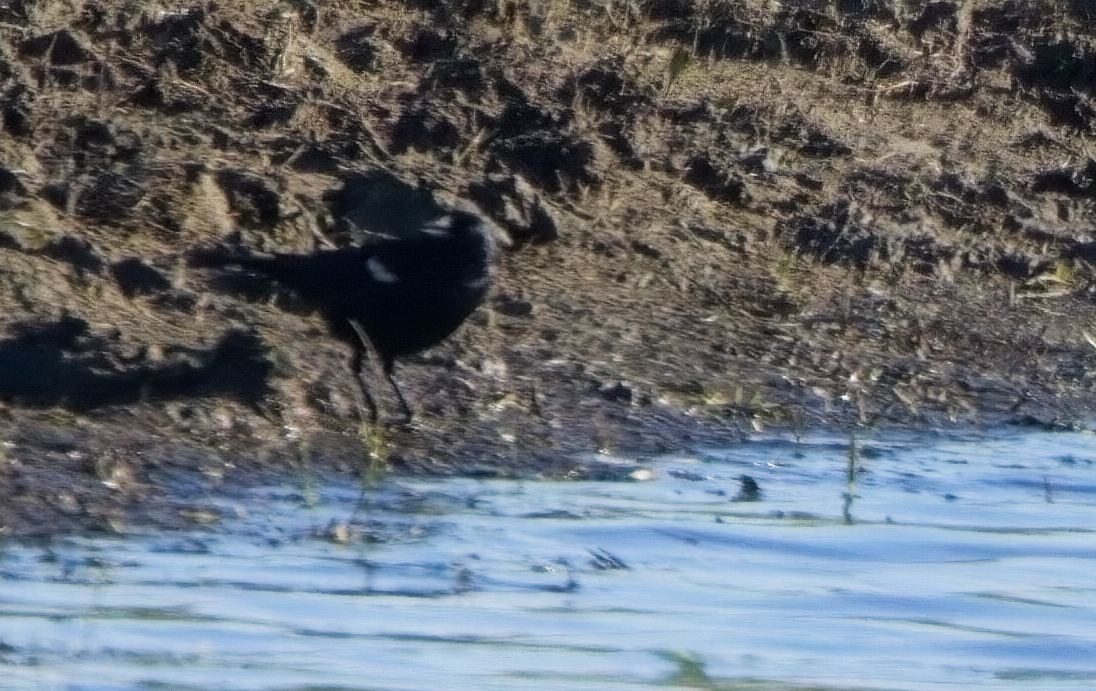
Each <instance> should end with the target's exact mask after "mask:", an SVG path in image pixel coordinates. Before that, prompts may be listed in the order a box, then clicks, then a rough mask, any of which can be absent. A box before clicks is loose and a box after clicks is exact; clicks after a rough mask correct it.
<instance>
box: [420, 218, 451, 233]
mask: <svg viewBox="0 0 1096 691" xmlns="http://www.w3.org/2000/svg"><path fill="white" fill-rule="evenodd" d="M452 229H453V217H452V216H450V215H449V214H445V215H444V216H438V217H437V218H435V219H434V220H432V221H430V222H428V223H426V224H425V225H423V227H422V232H424V233H426V234H427V235H434V236H438V237H441V236H444V235H448V234H449V231H450V230H452Z"/></svg>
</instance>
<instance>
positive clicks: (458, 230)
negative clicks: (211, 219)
mask: <svg viewBox="0 0 1096 691" xmlns="http://www.w3.org/2000/svg"><path fill="white" fill-rule="evenodd" d="M494 254H495V243H494V240H493V238H492V235H491V233H490V231H489V230H488V229H487V228H486V227H485V225H484V223H483V221H482V219H481V218H480V217H479V216H477V215H475V214H472V213H469V212H466V211H459V210H455V211H451V212H449V213H447V214H445V215H443V216H440V217H438V218H436V219H434V220H432V221H430V222H429V223H427V224H425V225H424V226H423V227H422V228H421V229H420V230H419V232H418V233H417V234H415V235H411V236H409V237H401V238H391V239H385V240H380V241H377V242H372V243H368V244H365V245H362V246H356V247H345V248H340V249H331V250H319V251H317V252H314V253H312V254H281V253H276V254H259V253H246V252H245V253H242V254H241V252H240V251H239V250H231V249H224V248H220V249H212V250H209V249H206V250H197V251H194V252H192V253H191V255H190V260H191V264H192V265H198V266H238V267H240V268H243V269H245V270H248V271H253V272H255V273H258V274H261V275H264V276H266V277H269V278H271V279H273V280H274V281H275V282H277V283H279V284H281V285H283V286H285V287H287V288H290V289H291V290H293V291H294V292H296V293H297V294H298V295H300V296H301V298H302V299H303V300H304V301H305V302H306V303H308V304H309V305H310V306H312V307H313V308H314V309H316V310H318V311H319V312H320V313H322V314H323V316H324V317H325V319H326V320H327V323H328V325H329V327H330V329H331V332H332V334H333V335H335V336H336V337H338V338H339V339H341V340H343V341H345V342H347V343H349V344H350V345H351V347H353V349H354V355H353V359H352V361H351V366H352V368H353V370H354V374H355V376H356V377H357V379H358V385H359V386H360V387H361V391H362V397H363V398H364V400H365V403H366V405H367V406H368V408H369V416H370V419H371V420H373V421H376V420H377V405H376V402H375V400H374V398H373V396H372V394H371V393H370V391H369V387H368V385H367V384H366V380H365V376H364V375H365V371H364V367H365V365H366V360H367V358H375V361H376V362H379V364H380V368H381V371H382V372H383V373H384V376H385V379H387V381H388V383H389V385H390V386H391V387H392V390H393V391H394V392H395V394H396V399H397V400H398V402H399V406H400V413H401V418H399V419H398V421H400V422H408V421H410V420H411V415H412V413H411V408H410V406H408V404H407V401H406V399H405V398H404V397H403V392H401V391H400V387H399V385H398V384H397V383H396V380H395V378H394V377H393V369H394V367H395V360H396V358H397V357H400V356H403V355H411V354H413V353H417V352H419V351H421V350H425V349H427V348H429V347H431V346H434V345H436V344H438V343H440V342H441V341H442V340H444V339H445V338H446V337H447V336H449V335H450V334H451V333H453V332H454V331H455V330H456V329H457V327H459V326H460V325H461V323H463V322H464V320H465V319H467V318H468V316H469V315H470V314H472V312H473V311H475V309H476V308H477V307H478V306H479V305H480V303H482V302H483V300H484V298H485V297H486V296H487V291H488V289H489V287H490V284H491V276H492V260H493V257H494Z"/></svg>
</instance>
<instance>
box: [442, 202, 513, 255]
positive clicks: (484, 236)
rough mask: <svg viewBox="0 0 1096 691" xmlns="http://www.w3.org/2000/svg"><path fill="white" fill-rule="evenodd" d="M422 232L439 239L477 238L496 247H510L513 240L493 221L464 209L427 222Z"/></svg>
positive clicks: (453, 210) (457, 209) (452, 211)
mask: <svg viewBox="0 0 1096 691" xmlns="http://www.w3.org/2000/svg"><path fill="white" fill-rule="evenodd" d="M422 232H424V233H426V234H427V235H430V236H433V237H438V238H452V239H455V240H460V239H472V238H475V239H477V240H479V241H481V242H486V243H488V245H490V246H491V249H492V252H493V250H494V248H495V247H498V246H501V247H507V248H508V247H510V246H512V245H513V240H512V239H511V238H510V236H509V235H508V234H507V233H506V232H505V231H503V230H502V229H501V228H499V227H498V226H497V225H496V224H495V223H493V222H492V221H490V220H488V219H485V218H484V217H483V216H481V215H480V214H478V213H475V212H473V211H466V210H464V209H460V208H455V209H450V210H449V211H447V212H446V213H445V214H442V215H441V216H438V217H437V218H435V219H433V220H431V221H429V222H427V223H426V224H425V225H423V226H422Z"/></svg>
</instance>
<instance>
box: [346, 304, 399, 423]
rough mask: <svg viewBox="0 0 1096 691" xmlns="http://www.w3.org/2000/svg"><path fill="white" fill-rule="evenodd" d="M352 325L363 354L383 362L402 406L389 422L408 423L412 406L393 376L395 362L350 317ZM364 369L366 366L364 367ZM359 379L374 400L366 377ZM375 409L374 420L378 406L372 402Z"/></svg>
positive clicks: (382, 370) (385, 373)
mask: <svg viewBox="0 0 1096 691" xmlns="http://www.w3.org/2000/svg"><path fill="white" fill-rule="evenodd" d="M347 321H348V322H350V327H351V328H352V329H354V333H356V334H357V335H358V340H359V341H361V344H362V350H361V354H362V355H368V357H369V360H370V361H371V362H376V363H380V364H381V372H382V373H383V374H384V378H385V379H386V380H387V381H388V385H389V386H391V387H392V391H393V392H394V393H395V394H396V401H397V402H398V403H399V406H400V417H398V418H395V419H393V420H390V421H389V422H395V423H397V424H407V423H409V422H411V407H410V406H408V405H407V400H406V399H404V397H403V391H401V390H400V387H399V385H398V384H397V383H396V380H395V378H394V377H393V376H392V369H393V363H392V361H391V360H390V359H388V358H384V357H382V356H381V354H380V351H378V350H377V346H376V345H374V344H373V339H372V338H370V337H369V334H368V333H366V331H365V329H364V328H363V327H362V325H361V324H359V323H358V322H357V320H355V319H348V320H347ZM363 369H364V368H363ZM358 379H359V381H360V382H361V386H362V393H363V395H364V396H365V397H366V399H367V400H369V401H371V402H372V400H373V399H372V396H371V395H370V394H369V392H368V391H367V390H366V385H365V378H364V376H361V375H359V377H358ZM371 407H372V409H373V420H374V421H375V420H376V419H377V418H376V406H375V405H373V404H372V403H371Z"/></svg>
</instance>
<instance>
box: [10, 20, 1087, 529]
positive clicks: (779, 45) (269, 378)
mask: <svg viewBox="0 0 1096 691" xmlns="http://www.w3.org/2000/svg"><path fill="white" fill-rule="evenodd" d="M779 5H780V6H779V7H777V4H773V3H762V2H753V1H752V0H714V1H713V2H710V3H705V4H702V3H687V2H646V1H643V0H635V1H625V2H618V1H616V0H606V1H605V2H575V3H569V4H565V5H558V6H557V4H553V3H549V4H546V5H545V6H539V5H536V4H515V3H482V2H477V1H475V0H451V1H448V0H414V1H411V0H407V1H404V0H377V2H372V3H367V4H363V3H358V2H331V3H325V6H324V7H323V8H318V7H317V6H315V5H313V4H312V3H310V2H307V1H303V2H302V1H293V2H290V1H288V0H287V1H285V2H275V1H273V0H261V1H256V2H252V3H247V4H246V6H236V5H234V6H227V5H218V4H213V3H193V2H191V3H183V2H167V3H161V4H160V5H158V6H157V7H156V8H154V9H149V8H147V7H144V6H142V5H139V4H134V3H129V2H126V1H125V0H100V1H93V0H88V1H85V2H80V3H69V2H61V1H59V0H56V1H55V0H45V1H42V2H37V3H27V2H9V3H6V4H4V5H2V6H0V115H2V118H0V130H2V131H0V269H2V271H0V309H2V310H3V314H4V315H5V317H4V319H3V320H2V322H0V401H2V402H3V410H2V411H0V415H2V417H3V421H4V424H3V431H2V434H0V436H2V438H0V442H2V447H0V449H2V454H0V531H2V532H3V533H4V534H7V535H16V536H20V535H30V534H50V533H63V532H73V531H86V530H91V531H113V532H126V531H127V530H130V529H132V528H133V527H135V526H141V525H158V526H164V527H182V526H185V525H193V524H195V523H201V522H203V521H208V520H215V519H216V517H215V516H209V515H207V514H206V513H204V512H203V510H202V508H201V507H202V506H203V500H202V498H203V497H204V496H207V495H209V494H210V493H217V492H230V491H232V487H233V486H240V485H244V484H247V483H248V482H254V481H256V478H260V477H267V475H265V473H268V472H275V473H285V472H289V473H299V472H301V469H302V468H317V469H319V470H318V472H326V471H325V470H324V469H332V470H335V471H337V472H343V473H346V474H347V475H348V476H350V475H354V474H360V473H362V472H365V471H363V470H362V469H363V468H369V467H370V466H371V465H372V466H377V465H385V466H386V467H388V468H389V469H390V472H407V473H449V474H474V475H492V474H494V475H521V476H529V477H535V476H550V477H562V476H584V475H585V476H590V475H593V476H601V475H605V476H608V477H612V476H613V473H614V472H617V471H615V470H613V469H612V468H610V467H608V466H605V467H603V466H602V465H601V464H597V463H591V462H589V461H588V460H586V459H588V458H590V457H591V456H590V454H591V453H596V452H598V451H603V452H606V453H617V452H619V453H627V454H651V453H662V452H671V451H678V450H683V449H689V448H695V447H697V446H700V445H705V444H725V443H729V442H732V441H734V440H736V439H741V438H742V437H743V436H744V435H746V434H748V433H749V432H750V431H751V430H754V429H787V430H791V431H793V432H794V431H795V430H799V429H812V428H819V427H822V428H829V429H840V430H855V429H862V428H868V429H886V428H889V427H903V428H905V427H917V428H923V429H938V430H947V429H968V428H970V427H972V426H974V427H986V426H995V425H1000V424H1013V423H1017V424H1035V425H1039V426H1044V427H1050V428H1076V427H1090V426H1091V425H1092V420H1093V415H1092V412H1093V410H1096V408H1094V405H1093V404H1094V402H1096V378H1094V377H1093V375H1092V374H1091V370H1092V367H1093V365H1094V364H1096V340H1094V339H1096V300H1094V296H1096V268H1094V267H1096V192H1094V191H1093V190H1096V163H1094V161H1096V158H1094V157H1093V156H1094V154H1093V152H1092V151H1091V147H1090V145H1089V143H1088V139H1089V135H1090V134H1091V132H1092V131H1093V130H1096V107H1094V106H1093V105H1092V104H1093V103H1094V102H1096V85H1094V84H1093V83H1092V80H1091V74H1092V72H1093V69H1094V67H1093V66H1094V65H1096V23H1094V22H1096V18H1094V17H1093V15H1092V11H1091V10H1089V9H1087V7H1086V6H1084V3H1081V2H1077V1H1074V0H1040V1H1039V2H1034V3H1032V2H1004V3H1002V2H980V1H979V0H967V1H965V2H921V1H920V0H915V1H910V2H896V1H892V0H872V1H871V2H867V1H865V2H837V3H824V2H809V1H806V0H804V2H798V3H782V4H779ZM454 198H458V199H460V200H463V202H464V203H472V204H475V205H476V206H478V208H479V209H480V211H481V212H482V213H483V215H484V216H485V217H486V218H488V219H489V220H490V221H491V222H492V223H494V224H496V225H497V226H498V227H499V228H500V229H502V230H503V231H505V232H506V233H507V234H508V235H509V236H510V237H512V238H513V239H514V247H513V248H511V249H510V250H509V251H507V252H506V253H505V254H504V256H503V257H502V258H501V260H500V264H499V267H498V277H497V281H496V285H495V288H494V292H493V294H492V296H491V298H490V299H489V300H488V303H487V304H486V305H485V306H484V307H483V308H482V309H481V310H480V311H479V312H477V313H476V315H474V316H473V318H472V319H470V320H469V322H468V323H467V324H466V325H465V326H464V327H463V328H462V329H461V330H460V331H459V332H458V333H457V334H456V336H455V337H454V338H452V339H451V340H450V341H448V342H447V343H445V344H444V345H443V346H441V347H439V348H436V349H434V350H431V351H429V352H426V353H424V354H422V355H420V356H418V357H415V358H410V359H408V361H407V362H404V363H402V364H401V366H400V369H399V372H398V376H399V377H400V380H401V382H403V384H404V387H405V389H406V390H407V392H408V393H409V394H410V397H411V398H412V400H413V402H414V404H415V406H416V408H417V410H418V418H417V422H416V425H415V426H414V427H411V428H406V429H403V428H393V429H389V430H386V431H385V432H384V433H383V434H378V433H376V432H375V431H373V432H369V431H367V432H365V433H363V432H362V431H361V430H360V429H359V422H358V412H357V410H356V408H355V405H354V396H353V390H352V388H351V387H352V382H351V380H350V377H349V376H348V372H347V366H346V360H347V357H348V354H347V353H346V352H345V350H344V349H343V347H342V346H341V345H340V344H339V343H338V342H337V341H335V340H334V339H332V338H331V337H330V336H329V335H327V333H326V330H325V329H324V326H323V324H322V323H321V321H320V320H319V318H318V317H316V316H315V315H310V314H308V313H307V312H305V311H304V310H303V309H302V308H301V305H300V304H298V301H297V300H295V298H294V296H292V295H290V294H282V293H276V292H269V291H268V292H253V293H246V292H244V293H240V292H235V293H234V292H227V291H223V290H219V289H218V288H217V286H216V279H217V277H216V276H215V275H214V274H213V272H210V271H205V270H198V269H194V268H193V267H189V266H187V263H186V261H185V257H186V255H187V252H188V251H190V250H192V249H194V248H195V247H202V246H209V245H211V244H218V243H230V244H239V245H242V246H245V247H248V248H254V249H261V250H273V249H279V250H293V251H308V250H311V249H314V248H316V247H318V246H321V245H343V244H348V243H355V242H360V241H362V239H363V238H366V237H368V236H369V234H370V233H377V232H391V231H392V229H393V228H394V227H396V226H398V225H399V224H400V223H401V222H403V221H405V220H406V219H407V218H409V217H413V216H414V215H415V214H421V213H422V210H423V209H424V208H428V207H431V206H432V205H437V206H438V207H439V208H440V207H444V206H445V205H446V204H447V203H450V202H451V201H452V200H453V199H454ZM370 459H372V460H370Z"/></svg>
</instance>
